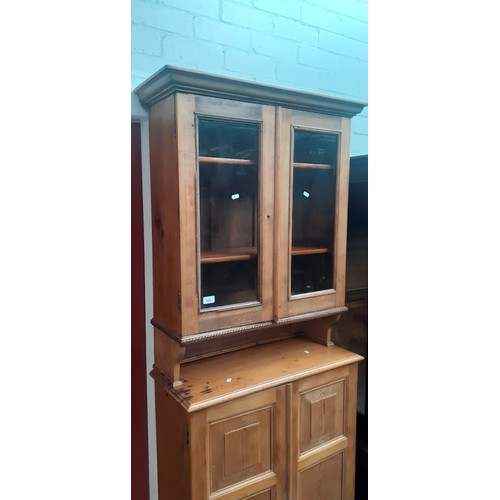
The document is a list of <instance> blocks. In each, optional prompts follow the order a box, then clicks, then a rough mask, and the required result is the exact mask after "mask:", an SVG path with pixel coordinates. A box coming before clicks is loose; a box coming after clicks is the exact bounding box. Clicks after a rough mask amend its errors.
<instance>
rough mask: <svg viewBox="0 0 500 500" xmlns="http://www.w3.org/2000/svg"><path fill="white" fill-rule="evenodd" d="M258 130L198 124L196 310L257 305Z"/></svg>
mask: <svg viewBox="0 0 500 500" xmlns="http://www.w3.org/2000/svg"><path fill="white" fill-rule="evenodd" d="M258 131H259V130H258V125H254V124H241V123H239V122H234V123H232V122H227V121H217V120H205V119H200V120H199V128H198V139H199V193H200V194H199V196H200V199H199V210H200V213H199V221H200V235H199V238H200V239H199V244H200V259H201V262H200V288H201V290H200V309H201V310H207V309H211V308H216V307H221V306H228V305H232V304H241V303H246V302H257V301H259V296H260V294H259V290H258V276H259V267H258V265H259V256H258V241H257V240H258V164H257V161H256V159H257V158H258V154H257V148H258V136H259V134H258ZM202 148H203V149H202ZM202 152H203V154H202ZM245 156H247V158H244V157H245ZM250 157H251V158H254V159H251V158H250ZM241 162H243V163H241Z"/></svg>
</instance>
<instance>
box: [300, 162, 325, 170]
mask: <svg viewBox="0 0 500 500" xmlns="http://www.w3.org/2000/svg"><path fill="white" fill-rule="evenodd" d="M293 168H316V169H319V170H330V169H332V168H333V165H331V164H330V163H297V162H294V163H293Z"/></svg>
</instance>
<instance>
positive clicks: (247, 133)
mask: <svg viewBox="0 0 500 500" xmlns="http://www.w3.org/2000/svg"><path fill="white" fill-rule="evenodd" d="M198 131H199V134H198V139H199V152H198V154H199V155H200V156H211V157H215V158H244V159H250V160H256V159H257V144H258V141H257V135H258V127H257V126H256V125H253V124H247V123H239V122H232V123H231V122H223V121H220V120H200V121H199V129H198Z"/></svg>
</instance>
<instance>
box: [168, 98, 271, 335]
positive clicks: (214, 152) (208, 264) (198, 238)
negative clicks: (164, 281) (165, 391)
mask: <svg viewBox="0 0 500 500" xmlns="http://www.w3.org/2000/svg"><path fill="white" fill-rule="evenodd" d="M176 101H177V102H176V109H177V116H176V120H177V144H178V148H179V153H178V158H179V189H180V204H179V205H180V219H181V222H180V233H181V248H180V252H181V276H182V279H181V291H180V307H181V311H182V333H183V335H190V334H194V333H197V332H207V331H212V330H218V329H223V328H229V327H237V326H239V325H248V324H252V323H260V322H265V321H270V320H271V319H272V306H273V302H272V249H273V224H274V220H273V213H274V125H275V110H274V107H272V106H261V105H258V104H251V103H244V102H238V101H230V100H224V99H218V98H213V97H205V96H197V95H189V94H177V95H176Z"/></svg>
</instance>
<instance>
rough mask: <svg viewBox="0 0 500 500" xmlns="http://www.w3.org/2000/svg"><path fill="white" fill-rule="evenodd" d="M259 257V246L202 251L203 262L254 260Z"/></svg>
mask: <svg viewBox="0 0 500 500" xmlns="http://www.w3.org/2000/svg"><path fill="white" fill-rule="evenodd" d="M255 258H257V248H255V247H246V248H231V249H228V250H226V251H222V250H216V251H209V252H201V257H200V261H201V263H202V264H216V263H219V262H237V261H242V260H252V259H255Z"/></svg>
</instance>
